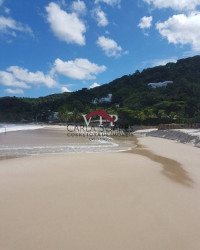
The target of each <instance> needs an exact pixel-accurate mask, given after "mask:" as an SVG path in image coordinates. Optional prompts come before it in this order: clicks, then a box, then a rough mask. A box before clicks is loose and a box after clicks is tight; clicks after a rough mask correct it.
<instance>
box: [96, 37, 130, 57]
mask: <svg viewBox="0 0 200 250" xmlns="http://www.w3.org/2000/svg"><path fill="white" fill-rule="evenodd" d="M97 45H98V46H99V47H100V48H101V49H102V50H103V51H104V52H105V53H106V55H107V56H109V57H111V56H114V57H119V56H121V54H122V53H123V49H122V47H121V46H119V45H118V44H117V43H116V42H115V41H114V40H112V39H110V38H106V37H105V36H100V37H99V38H98V40H97ZM125 54H127V51H126V52H125Z"/></svg>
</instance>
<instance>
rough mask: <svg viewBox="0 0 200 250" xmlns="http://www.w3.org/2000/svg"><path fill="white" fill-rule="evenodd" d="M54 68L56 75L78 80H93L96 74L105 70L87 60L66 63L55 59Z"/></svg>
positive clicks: (81, 59)
mask: <svg viewBox="0 0 200 250" xmlns="http://www.w3.org/2000/svg"><path fill="white" fill-rule="evenodd" d="M54 66H55V67H54V70H55V71H57V72H58V73H60V74H62V75H65V76H67V77H70V78H73V79H79V80H89V79H95V78H96V75H97V74H99V73H101V72H104V71H105V70H106V67H105V66H104V65H102V66H98V65H97V64H95V63H91V62H90V61H89V60H88V59H83V58H78V59H76V60H74V61H66V62H64V61H62V60H61V59H56V60H55V63H54Z"/></svg>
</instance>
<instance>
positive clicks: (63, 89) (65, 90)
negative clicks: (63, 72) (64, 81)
mask: <svg viewBox="0 0 200 250" xmlns="http://www.w3.org/2000/svg"><path fill="white" fill-rule="evenodd" d="M61 91H62V92H63V93H64V92H71V91H70V90H69V89H68V88H67V87H61Z"/></svg>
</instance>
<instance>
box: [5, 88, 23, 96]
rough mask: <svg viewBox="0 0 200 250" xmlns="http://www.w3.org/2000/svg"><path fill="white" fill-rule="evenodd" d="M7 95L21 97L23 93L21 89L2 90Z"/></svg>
mask: <svg viewBox="0 0 200 250" xmlns="http://www.w3.org/2000/svg"><path fill="white" fill-rule="evenodd" d="M4 91H5V92H6V93H8V94H13V95H23V94H24V91H23V90H22V89H5V90H4Z"/></svg>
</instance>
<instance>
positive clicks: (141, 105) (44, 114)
mask: <svg viewBox="0 0 200 250" xmlns="http://www.w3.org/2000/svg"><path fill="white" fill-rule="evenodd" d="M165 81H173V83H171V84H168V85H167V86H165V87H157V88H152V87H151V86H149V85H148V83H158V82H165ZM108 94H112V100H111V102H107V103H106V102H105V103H101V102H99V103H98V100H100V99H101V98H103V97H106V96H108ZM94 100H97V103H95V104H94V102H93V101H94ZM100 108H102V109H105V110H107V111H108V112H109V113H118V114H119V117H120V121H119V122H121V123H123V124H145V125H156V124H159V123H174V122H176V123H193V122H200V56H195V57H192V58H187V59H182V60H179V61H178V62H177V63H168V64H167V65H165V66H158V67H154V68H149V69H145V70H143V71H142V72H139V71H136V72H135V73H134V74H132V75H126V76H123V77H121V78H119V79H116V80H114V81H113V82H111V83H109V84H104V85H102V86H100V87H97V88H94V89H90V90H88V89H86V88H84V89H82V90H79V91H76V92H73V93H63V94H55V95H50V96H47V97H40V98H36V99H34V98H17V97H2V98H0V122H20V121H22V120H25V121H29V122H30V121H39V122H47V121H48V118H49V116H50V115H51V114H52V113H53V112H59V114H58V118H59V120H60V121H61V122H66V121H70V122H73V121H82V119H81V116H80V114H81V113H84V114H87V113H89V112H90V111H93V110H94V109H100Z"/></svg>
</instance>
